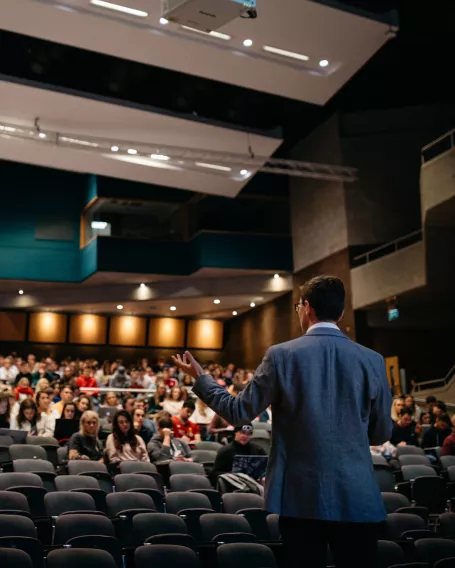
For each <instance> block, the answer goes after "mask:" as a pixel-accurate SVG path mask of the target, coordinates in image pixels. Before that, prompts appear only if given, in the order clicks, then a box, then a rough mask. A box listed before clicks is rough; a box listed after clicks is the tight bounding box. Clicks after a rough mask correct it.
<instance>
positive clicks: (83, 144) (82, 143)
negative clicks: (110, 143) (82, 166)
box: [58, 136, 99, 148]
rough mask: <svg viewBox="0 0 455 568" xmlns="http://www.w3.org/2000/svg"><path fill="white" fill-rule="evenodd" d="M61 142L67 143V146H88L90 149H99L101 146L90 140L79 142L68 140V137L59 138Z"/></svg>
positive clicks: (75, 139)
mask: <svg viewBox="0 0 455 568" xmlns="http://www.w3.org/2000/svg"><path fill="white" fill-rule="evenodd" d="M58 141H59V142H66V143H67V144H76V145H78V146H88V147H89V148H98V147H99V144H97V143H96V142H90V141H89V140H79V139H78V138H68V136H59V137H58Z"/></svg>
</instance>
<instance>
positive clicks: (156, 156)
mask: <svg viewBox="0 0 455 568" xmlns="http://www.w3.org/2000/svg"><path fill="white" fill-rule="evenodd" d="M150 157H151V158H152V160H163V161H164V162H167V160H170V158H169V156H165V155H164V154H150Z"/></svg>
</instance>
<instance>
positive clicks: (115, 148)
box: [111, 146, 119, 152]
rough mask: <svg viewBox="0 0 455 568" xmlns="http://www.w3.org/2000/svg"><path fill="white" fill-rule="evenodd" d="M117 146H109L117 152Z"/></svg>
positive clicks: (112, 150)
mask: <svg viewBox="0 0 455 568" xmlns="http://www.w3.org/2000/svg"><path fill="white" fill-rule="evenodd" d="M118 150H119V148H118V146H111V152H118Z"/></svg>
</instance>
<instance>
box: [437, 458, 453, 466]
mask: <svg viewBox="0 0 455 568" xmlns="http://www.w3.org/2000/svg"><path fill="white" fill-rule="evenodd" d="M439 461H440V462H441V465H442V469H448V468H449V467H450V466H455V456H441V458H440V460H439Z"/></svg>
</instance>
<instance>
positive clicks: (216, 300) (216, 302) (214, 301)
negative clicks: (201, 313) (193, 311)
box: [213, 298, 221, 304]
mask: <svg viewBox="0 0 455 568" xmlns="http://www.w3.org/2000/svg"><path fill="white" fill-rule="evenodd" d="M213 303H214V304H221V300H218V298H216V299H215V300H213Z"/></svg>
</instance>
